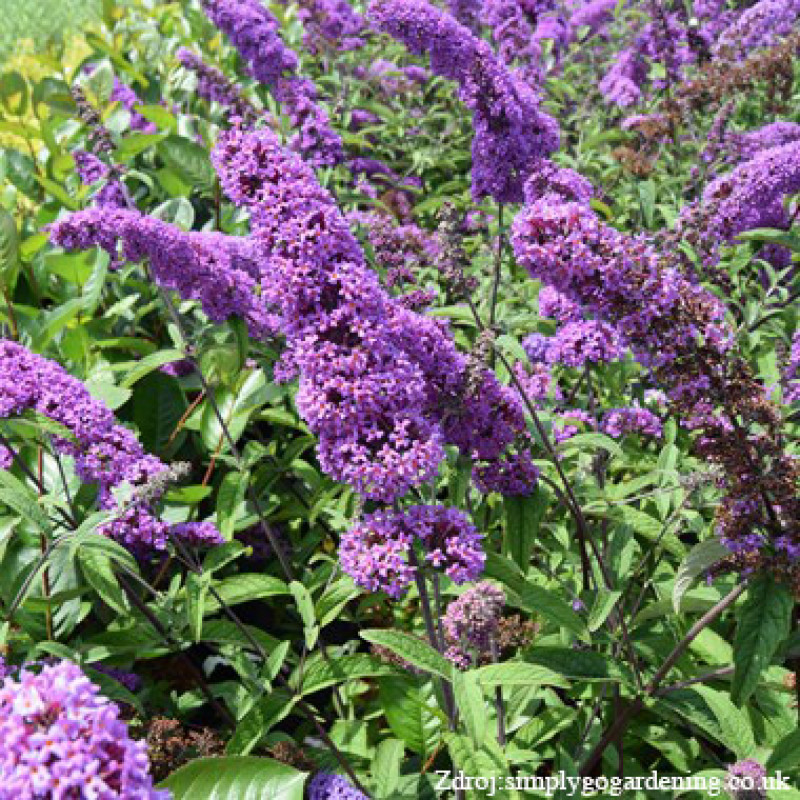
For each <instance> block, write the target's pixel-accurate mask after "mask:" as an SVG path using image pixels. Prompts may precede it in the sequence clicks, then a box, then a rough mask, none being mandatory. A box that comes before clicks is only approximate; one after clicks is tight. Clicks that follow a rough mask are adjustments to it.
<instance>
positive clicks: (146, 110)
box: [136, 106, 178, 133]
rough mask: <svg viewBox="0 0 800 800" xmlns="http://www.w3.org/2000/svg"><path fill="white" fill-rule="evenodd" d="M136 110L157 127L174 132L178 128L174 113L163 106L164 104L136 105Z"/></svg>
mask: <svg viewBox="0 0 800 800" xmlns="http://www.w3.org/2000/svg"><path fill="white" fill-rule="evenodd" d="M136 110H137V111H138V112H139V113H140V114H141V115H142V116H143V117H144V118H145V119H148V120H150V122H153V123H155V124H156V125H157V126H158V127H159V128H161V129H163V130H168V131H170V132H171V133H175V131H176V130H177V129H178V120H177V119H175V115H174V114H173V113H172V112H170V111H169V110H167V109H166V108H164V106H137V107H136Z"/></svg>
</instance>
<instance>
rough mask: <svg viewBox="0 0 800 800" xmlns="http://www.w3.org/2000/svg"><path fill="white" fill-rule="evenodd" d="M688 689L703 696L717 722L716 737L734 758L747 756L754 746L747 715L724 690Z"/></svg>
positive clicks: (698, 687) (751, 752)
mask: <svg viewBox="0 0 800 800" xmlns="http://www.w3.org/2000/svg"><path fill="white" fill-rule="evenodd" d="M690 691H693V692H696V693H697V694H699V695H700V697H702V698H703V700H704V702H705V704H706V705H707V706H708V708H709V709H710V710H711V713H712V714H713V715H714V718H715V719H716V722H717V726H718V727H717V730H716V731H715V735H716V737H717V738H718V739H719V741H720V742H721V743H722V744H724V745H725V746H726V747H727V748H728V749H729V750H730V751H731V752H733V753H734V754H735V755H736V758H738V759H742V758H749V757H750V756H752V755H753V751H754V750H755V748H756V744H755V741H754V739H753V731H752V728H751V725H750V720H749V719H748V718H747V715H746V714H745V713H744V712H743V711H740V710H739V709H738V708H736V706H735V705H734V704H733V703H732V702H731V700H730V698H729V697H728V695H727V694H726V693H725V692H720V691H717V690H716V689H712V688H711V687H710V686H702V685H697V686H693V687H692V688H691V690H690Z"/></svg>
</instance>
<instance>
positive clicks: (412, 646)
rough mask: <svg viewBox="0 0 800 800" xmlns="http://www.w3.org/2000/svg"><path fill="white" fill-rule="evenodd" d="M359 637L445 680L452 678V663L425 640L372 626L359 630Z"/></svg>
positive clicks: (401, 632)
mask: <svg viewBox="0 0 800 800" xmlns="http://www.w3.org/2000/svg"><path fill="white" fill-rule="evenodd" d="M361 638H362V639H366V640H367V641H368V642H371V643H372V644H377V645H379V646H381V647H385V648H386V649H387V650H391V651H392V652H393V653H394V654H395V655H398V656H400V658H402V659H403V660H404V661H408V663H409V664H413V665H414V666H415V667H419V668H420V669H424V670H425V671H426V672H430V673H432V674H433V675H438V676H439V677H441V678H444V679H445V680H450V679H451V678H452V675H453V665H452V664H451V663H450V662H449V661H448V660H447V659H446V658H445V657H444V656H442V655H441V654H440V653H438V652H437V651H436V650H434V649H433V648H432V647H431V646H430V645H429V644H428V643H427V642H423V641H422V639H418V638H417V637H416V636H412V635H411V634H410V633H404V632H403V631H394V630H383V629H380V628H373V629H371V630H366V631H361Z"/></svg>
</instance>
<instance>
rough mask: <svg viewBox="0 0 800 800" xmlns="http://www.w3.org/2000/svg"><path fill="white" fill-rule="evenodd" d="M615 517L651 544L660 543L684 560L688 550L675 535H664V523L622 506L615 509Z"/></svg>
mask: <svg viewBox="0 0 800 800" xmlns="http://www.w3.org/2000/svg"><path fill="white" fill-rule="evenodd" d="M612 516H613V517H617V518H618V519H620V521H621V522H623V523H625V524H626V525H630V526H631V528H633V530H634V531H635V532H636V533H638V534H639V535H640V536H642V537H643V538H645V539H647V540H648V541H649V542H650V543H652V544H655V543H656V542H658V543H659V546H660V547H663V548H664V549H665V550H666V551H667V552H668V553H671V554H672V555H674V556H675V557H676V558H683V556H684V555H685V553H686V548H685V547H684V545H683V544H682V543H681V540H680V539H679V538H678V537H677V536H676V535H675V534H674V533H666V534H665V533H664V523H663V522H661V520H659V519H656V518H655V517H651V516H650V514H646V513H645V512H644V511H639V509H637V508H631V507H630V506H620V507H619V508H616V509H614V512H613V513H612Z"/></svg>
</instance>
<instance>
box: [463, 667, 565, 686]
mask: <svg viewBox="0 0 800 800" xmlns="http://www.w3.org/2000/svg"><path fill="white" fill-rule="evenodd" d="M475 675H476V677H477V679H478V682H479V683H480V684H481V685H482V686H557V687H559V688H561V689H568V688H569V685H570V684H569V681H568V680H565V679H564V677H563V676H562V675H559V674H558V673H557V672H554V671H553V670H552V669H548V668H547V667H543V666H541V665H539V664H529V663H527V662H525V661H506V662H504V663H502V664H489V665H488V666H485V667H481V668H480V669H478V670H475Z"/></svg>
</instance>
